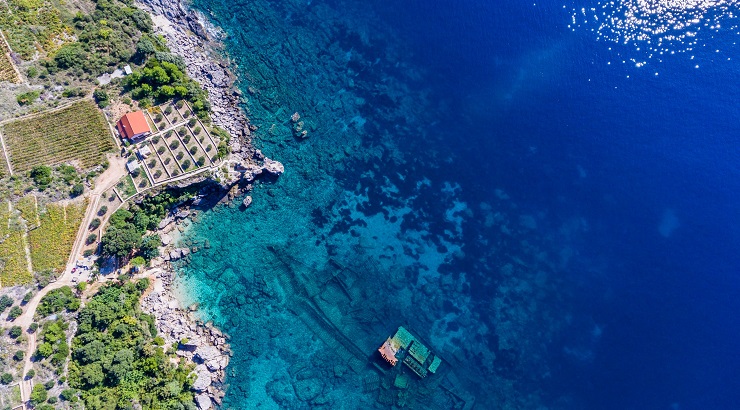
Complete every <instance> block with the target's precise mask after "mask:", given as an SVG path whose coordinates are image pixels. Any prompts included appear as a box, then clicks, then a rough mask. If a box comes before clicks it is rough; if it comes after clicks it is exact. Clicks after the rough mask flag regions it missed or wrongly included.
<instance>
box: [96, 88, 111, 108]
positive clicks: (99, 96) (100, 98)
mask: <svg viewBox="0 0 740 410" xmlns="http://www.w3.org/2000/svg"><path fill="white" fill-rule="evenodd" d="M93 98H94V99H95V102H96V103H98V107H100V108H105V107H107V106H108V105H109V104H110V98H109V97H108V93H107V92H105V90H102V89H100V88H98V89H97V90H95V91H93Z"/></svg>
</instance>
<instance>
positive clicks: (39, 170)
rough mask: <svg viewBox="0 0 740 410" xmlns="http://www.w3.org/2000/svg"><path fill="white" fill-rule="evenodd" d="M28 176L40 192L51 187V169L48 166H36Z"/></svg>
mask: <svg viewBox="0 0 740 410" xmlns="http://www.w3.org/2000/svg"><path fill="white" fill-rule="evenodd" d="M28 175H29V176H30V177H31V179H33V183H34V184H36V187H37V188H38V189H39V191H43V190H45V189H46V188H48V187H49V185H50V184H51V181H52V177H51V168H50V167H48V166H46V165H36V166H35V167H33V168H31V171H29V173H28Z"/></svg>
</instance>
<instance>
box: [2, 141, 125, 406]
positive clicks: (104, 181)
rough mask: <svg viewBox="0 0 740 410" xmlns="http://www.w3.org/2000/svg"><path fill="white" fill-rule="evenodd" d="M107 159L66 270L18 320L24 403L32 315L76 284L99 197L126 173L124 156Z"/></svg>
mask: <svg viewBox="0 0 740 410" xmlns="http://www.w3.org/2000/svg"><path fill="white" fill-rule="evenodd" d="M108 161H109V163H110V166H109V167H108V169H107V170H105V172H103V173H102V174H100V176H99V177H98V179H97V180H96V181H95V188H94V189H93V190H92V191H91V192H90V193H89V194H88V195H89V200H90V202H89V203H88V205H87V210H86V211H85V216H84V218H83V219H82V223H81V224H80V227H79V229H78V230H77V237H76V238H75V242H74V245H73V246H72V252H71V253H70V255H69V259H68V260H67V267H66V268H65V269H64V272H63V273H62V275H61V276H60V277H59V278H58V279H57V280H56V281H55V282H53V283H50V284H49V285H47V286H46V287H45V288H43V289H41V290H40V291H39V292H38V293H37V294H35V295H34V296H33V298H32V299H31V300H30V301H29V302H28V303H27V304H26V305H25V306H24V309H23V314H22V315H20V316H19V317H18V318H17V319H16V320H15V324H16V325H17V326H20V327H21V328H22V329H23V331H24V332H26V334H28V346H27V347H26V355H25V358H24V361H23V373H22V376H23V379H21V382H20V383H19V386H20V388H21V401H22V402H23V403H27V402H28V400H29V398H30V395H31V389H32V387H33V382H32V381H31V380H26V379H25V375H26V374H27V373H28V371H29V370H31V367H32V365H33V363H32V362H31V357H32V356H33V353H34V352H35V351H36V333H33V334H29V333H28V327H29V326H31V323H33V316H34V314H35V313H36V308H38V306H39V303H40V302H41V299H42V298H43V297H44V296H45V295H46V294H47V293H49V292H50V291H52V290H54V289H59V288H61V287H64V286H72V285H74V282H73V281H72V269H73V268H74V267H75V264H76V262H77V258H78V257H79V255H80V251H81V250H82V248H83V247H84V245H85V240H86V238H87V227H88V226H89V225H90V222H92V220H93V219H94V218H95V215H96V212H97V209H98V204H99V203H100V197H101V195H102V193H103V192H105V191H107V190H108V189H109V188H111V187H112V186H114V185H115V184H116V182H118V180H119V179H121V177H122V176H124V175H126V159H125V158H121V157H119V156H110V157H109V158H108ZM24 406H25V404H24Z"/></svg>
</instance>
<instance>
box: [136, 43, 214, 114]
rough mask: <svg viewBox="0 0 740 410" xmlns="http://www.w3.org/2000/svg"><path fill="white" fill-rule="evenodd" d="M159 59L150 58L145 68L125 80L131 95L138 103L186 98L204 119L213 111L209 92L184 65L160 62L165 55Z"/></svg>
mask: <svg viewBox="0 0 740 410" xmlns="http://www.w3.org/2000/svg"><path fill="white" fill-rule="evenodd" d="M158 57H160V59H158V58H156V56H155V57H152V58H150V59H149V60H147V62H146V65H145V66H144V68H142V69H140V70H136V71H134V73H133V74H131V75H129V76H128V77H126V86H127V87H128V88H129V89H130V90H131V95H132V96H133V97H134V98H135V99H137V100H143V99H148V98H154V99H156V100H158V101H166V100H169V99H172V98H185V99H187V100H188V101H190V102H191V104H192V107H193V110H194V111H195V112H196V114H198V115H199V116H203V117H205V116H206V115H207V114H208V110H210V104H209V103H208V99H207V94H206V92H205V91H204V90H203V89H202V88H201V87H200V85H199V84H198V83H197V82H195V81H193V80H192V79H190V78H189V77H188V76H187V75H186V74H185V73H184V72H183V71H184V70H183V66H182V65H178V64H177V62H169V61H164V60H163V59H161V57H163V55H160V56H158ZM168 108H169V107H168ZM171 112H172V110H171V109H170V110H169V112H168V111H167V109H165V113H166V114H170V113H171Z"/></svg>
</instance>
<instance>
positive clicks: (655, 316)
mask: <svg viewBox="0 0 740 410" xmlns="http://www.w3.org/2000/svg"><path fill="white" fill-rule="evenodd" d="M194 3H195V4H194V6H195V7H196V8H198V9H200V10H202V11H204V12H205V13H206V14H207V15H209V16H211V17H212V18H213V22H214V23H215V24H217V25H219V26H221V27H222V28H223V29H224V30H225V31H226V33H227V34H228V36H227V38H226V39H225V44H226V50H227V52H228V53H229V54H230V56H231V58H232V59H233V61H234V63H235V64H236V65H237V66H238V68H237V69H236V74H237V75H238V77H239V78H240V83H239V86H240V87H241V88H242V90H243V91H244V95H245V104H244V109H245V111H246V112H247V115H248V116H249V117H250V119H251V121H252V123H253V124H255V125H256V126H258V127H259V128H258V130H257V131H256V132H255V144H256V145H257V146H258V147H259V148H260V149H262V150H263V151H264V152H265V153H266V154H267V155H268V156H270V157H272V158H274V159H277V160H280V161H282V162H284V163H285V165H286V173H285V174H284V175H282V176H280V177H279V178H278V179H277V180H270V181H266V180H265V181H260V182H259V183H257V184H255V186H254V190H253V193H252V194H251V195H252V196H253V197H254V199H255V200H254V204H253V205H252V206H251V207H250V208H249V209H247V210H243V209H240V208H238V207H237V206H236V205H238V203H239V201H237V202H235V204H234V205H233V206H231V207H219V208H217V209H215V210H212V211H208V212H206V213H205V214H204V215H203V216H202V217H201V218H200V220H199V221H198V222H197V223H196V224H195V225H194V226H192V227H191V229H190V230H189V231H188V232H187V233H186V240H189V241H192V242H194V243H199V244H202V243H205V242H206V241H207V242H208V246H207V248H206V249H204V250H203V251H202V252H198V253H197V254H194V255H193V257H192V259H191V260H190V262H189V263H188V264H187V265H183V266H181V268H180V271H181V279H180V280H181V284H182V288H183V289H184V290H183V294H184V295H185V296H183V297H184V298H186V299H187V300H188V301H198V302H199V303H200V305H201V307H202V309H201V315H203V316H204V318H206V319H208V320H213V321H214V323H216V324H217V325H219V326H220V327H222V328H223V329H224V330H225V331H226V332H227V333H229V334H230V335H231V337H232V340H231V343H232V347H233V348H234V359H233V360H232V363H231V364H230V367H229V372H228V374H229V379H228V380H227V383H228V384H229V390H228V393H227V397H226V402H225V403H226V404H225V407H227V408H347V409H351V408H390V407H392V406H393V405H396V406H400V405H401V403H400V402H394V401H393V400H408V401H407V402H406V401H405V402H404V403H403V404H404V405H406V404H408V406H409V407H411V408H422V407H423V408H445V406H447V405H448V404H445V403H448V402H445V401H443V400H442V399H439V400H437V399H430V398H428V397H426V396H423V395H422V396H423V397H422V396H418V397H417V396H415V395H414V394H416V393H413V392H412V393H410V396H404V398H401V396H403V395H405V394H406V393H405V392H404V393H403V394H401V393H399V394H398V395H396V393H395V392H394V393H393V394H390V393H389V394H386V393H385V392H386V391H391V392H393V388H394V387H392V386H391V387H390V388H388V386H385V385H382V381H381V386H382V387H381V388H380V389H377V388H375V389H373V388H368V387H367V386H368V380H370V379H369V377H370V376H368V375H367V374H366V373H367V372H368V371H369V372H370V373H372V369H370V370H368V369H363V368H362V366H361V365H358V364H357V362H353V361H352V359H347V358H348V357H350V356H351V355H352V354H353V353H356V352H358V351H359V352H364V353H366V354H367V357H362V353H359V354H355V355H354V357H355V359H356V360H359V361H360V362H363V363H364V362H365V361H367V363H368V368H369V364H370V363H371V362H372V361H373V360H375V359H377V358H376V357H374V356H373V353H374V352H375V349H377V346H379V345H380V344H381V343H382V342H383V341H384V340H385V338H386V337H387V336H388V335H390V334H391V333H392V332H393V331H394V330H395V328H396V327H397V326H399V325H402V324H405V325H407V326H410V327H412V328H413V329H414V330H415V331H416V332H417V333H418V334H420V336H421V337H423V338H425V339H426V340H428V341H429V344H430V345H431V347H432V349H434V350H436V351H438V352H441V354H443V355H445V357H446V359H447V361H448V364H449V366H450V368H452V369H454V371H455V372H457V373H458V376H457V377H458V379H459V380H458V383H457V384H458V385H459V386H460V388H461V390H465V391H468V392H470V393H471V395H474V396H475V397H476V399H475V403H476V405H477V407H476V408H481V409H488V408H491V409H493V408H519V409H529V408H531V409H544V408H550V409H735V408H738V403H740V353H739V352H740V351H739V350H738V342H739V341H740V315H738V312H740V276H739V275H740V256H739V255H740V253H739V252H738V250H739V249H740V210H739V209H738V208H740V148H739V147H740V145H739V143H740V108H738V101H740V85H739V83H740V69H739V68H738V62H740V48H738V47H737V46H736V45H735V43H736V42H737V41H739V40H740V33H739V32H738V30H737V29H733V24H736V23H735V18H734V17H733V16H731V15H729V13H731V12H734V13H735V14H736V15H737V14H738V11H739V10H735V7H733V6H722V7H721V8H714V9H713V8H711V6H702V7H707V8H706V9H701V8H693V9H681V6H680V5H678V6H676V5H675V4H674V7H677V8H678V9H672V10H667V11H671V12H672V14H671V15H672V16H674V17H673V18H674V20H668V21H667V20H665V19H664V18H663V17H662V15H661V14H660V13H661V12H659V13H658V14H654V15H648V16H647V17H644V19H643V20H640V21H637V22H635V21H631V22H627V23H625V24H621V25H619V24H618V23H617V20H619V18H621V17H623V16H624V15H625V13H624V10H626V9H628V8H629V7H638V6H635V4H637V2H636V1H631V0H614V2H613V3H608V2H605V4H606V6H604V5H601V4H600V3H598V2H595V1H590V0H568V1H563V0H561V1H559V2H558V1H552V0H546V1H537V2H528V3H523V2H500V1H496V2H494V1H483V0H468V1H439V0H431V1H429V0H427V1H420V0H407V1H403V2H387V1H378V0H370V1H364V2H341V1H330V0H309V1H306V0H302V1H267V0H237V1H236V2H232V1H229V2H226V1H224V0H196V1H195V2H194ZM647 3H648V4H654V5H660V4H661V2H659V1H657V0H656V1H647ZM674 3H676V2H674ZM614 4H616V5H617V6H615V5H614ZM718 7H719V6H718ZM582 8H583V11H581V9H582ZM591 8H593V10H595V11H591ZM638 11H640V10H639V9H638ZM667 11H666V10H663V12H667ZM599 13H602V14H599ZM594 15H596V16H601V19H600V20H597V19H594V18H592V17H589V16H594ZM610 16H611V17H615V16H616V18H614V19H611V20H610V19H609V18H608V17H610ZM620 16H621V17H620ZM651 19H652V20H651ZM692 19H698V23H697V22H694V23H692V24H694V26H696V29H691V30H689V32H690V33H691V34H688V35H687V34H686V32H687V31H686V30H683V31H681V30H679V29H676V27H677V26H676V24H677V23H686V22H689V21H690V20H692ZM610 22H611V23H610ZM669 23H670V24H669ZM705 23H706V24H705ZM609 24H612V25H614V27H610V26H609ZM604 25H606V26H604ZM667 25H670V28H669V32H670V33H671V34H673V35H674V37H673V39H672V40H671V39H668V38H667V37H665V36H661V35H660V34H655V33H656V32H657V31H656V30H652V31H650V33H653V34H647V38H642V39H639V40H635V37H634V36H635V35H636V33H645V32H647V31H648V30H647V29H648V28H650V29H654V28H655V27H663V26H666V27H667ZM615 27H616V28H615ZM682 35H683V36H682ZM615 37H616V38H618V39H621V40H623V41H618V42H613V41H610V38H615ZM661 51H662V52H663V54H661ZM294 112H298V113H299V114H300V116H301V120H302V121H305V123H304V124H303V125H302V128H301V129H306V130H308V138H305V139H303V138H300V137H296V136H295V131H294V130H293V128H295V126H296V124H295V123H294V122H293V121H292V120H291V118H290V117H291V115H292V114H293V113H294ZM339 265H341V266H344V267H349V268H347V269H346V270H344V271H343V272H345V273H346V272H351V274H349V276H350V278H349V279H347V280H346V281H345V283H344V285H343V286H345V288H346V287H349V290H346V289H345V290H343V291H342V290H337V289H339V288H336V289H333V288H332V286H335V285H332V283H334V282H332V281H328V279H327V280H321V279H320V278H323V277H327V275H329V276H328V277H331V275H332V274H331V272H333V270H336V269H337V268H336V266H339ZM257 282H259V283H262V284H263V285H264V286H266V287H267V289H268V290H266V291H265V290H264V286H263V285H259V286H258V285H255V283H257ZM348 283H349V285H347V284H348ZM304 287H305V289H304ZM332 289H333V291H332ZM317 292H318V293H317ZM337 294H345V296H337ZM317 295H318V296H317ZM309 305H310V306H311V308H310V309H309V308H306V306H309ZM316 311H320V312H321V314H323V315H324V317H325V318H327V319H326V321H327V322H331V323H333V324H334V328H339V329H343V331H344V332H345V336H347V337H349V338H350V339H353V340H354V345H353V346H354V347H352V348H347V349H346V350H347V353H345V351H344V350H343V348H342V347H337V346H336V345H335V344H334V343H333V342H331V338H332V337H331V336H330V337H327V336H326V332H327V331H329V330H331V329H329V328H330V327H331V326H329V327H327V328H325V329H324V330H316V329H317V328H319V327H320V326H318V325H316V323H319V322H317V321H316V319H315V318H312V317H313V316H311V315H313V314H314V313H311V312H316ZM306 312H309V313H306ZM334 328H332V329H334ZM266 329H270V330H269V331H268V330H266ZM327 329H329V330H327ZM334 330H336V329H334ZM266 333H269V337H266ZM329 333H331V331H330V332H329ZM353 349H355V350H353ZM327 351H328V352H329V354H328V355H327ZM327 356H330V357H333V358H330V359H327ZM358 358H359V359H358ZM419 385H420V386H422V387H423V385H421V382H420V384H419ZM419 388H421V387H419ZM419 391H425V390H423V389H422V390H419ZM427 393H428V392H427ZM390 396H392V397H391V399H389V398H388V397H390ZM430 403H431V404H430ZM435 406H436V407H435Z"/></svg>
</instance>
